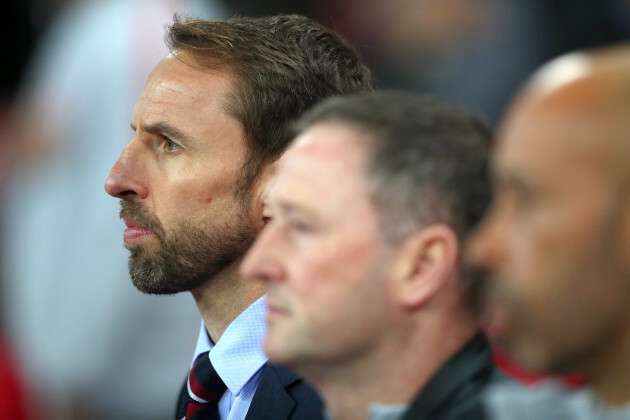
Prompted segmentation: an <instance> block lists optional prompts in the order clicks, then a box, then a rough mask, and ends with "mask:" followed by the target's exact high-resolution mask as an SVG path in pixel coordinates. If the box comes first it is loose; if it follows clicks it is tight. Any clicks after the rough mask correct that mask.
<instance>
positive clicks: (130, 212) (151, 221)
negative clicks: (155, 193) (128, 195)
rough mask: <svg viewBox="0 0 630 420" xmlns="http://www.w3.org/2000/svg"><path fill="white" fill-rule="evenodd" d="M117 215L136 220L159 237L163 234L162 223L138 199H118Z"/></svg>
mask: <svg viewBox="0 0 630 420" xmlns="http://www.w3.org/2000/svg"><path fill="white" fill-rule="evenodd" d="M119 215H120V218H121V219H132V220H134V221H136V222H137V223H139V224H140V225H142V226H143V227H145V228H147V229H149V230H150V231H152V232H153V233H155V234H156V235H158V236H159V237H160V236H163V235H164V228H163V227H162V224H161V223H160V222H159V221H158V220H157V218H156V217H155V216H153V214H151V212H150V211H149V210H148V209H146V208H145V207H144V205H143V204H142V203H140V202H139V201H135V200H120V213H119Z"/></svg>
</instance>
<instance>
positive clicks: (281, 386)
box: [245, 363, 299, 420]
mask: <svg viewBox="0 0 630 420" xmlns="http://www.w3.org/2000/svg"><path fill="white" fill-rule="evenodd" d="M298 380H299V378H298V377H297V376H296V375H294V374H293V373H291V372H290V371H288V370H286V369H283V368H280V367H278V366H274V365H271V364H269V363H267V364H266V365H265V366H264V367H263V372H262V375H261V377H260V382H259V383H258V388H257V389H256V393H255V394H254V399H253V400H252V403H251V405H250V406H249V410H248V411H247V416H246V417H245V420H288V419H289V416H290V415H291V412H292V411H293V409H294V408H295V404H296V403H295V400H294V399H293V397H292V396H291V395H290V394H289V393H288V392H287V390H286V387H287V386H289V385H291V384H292V383H294V382H296V381H298Z"/></svg>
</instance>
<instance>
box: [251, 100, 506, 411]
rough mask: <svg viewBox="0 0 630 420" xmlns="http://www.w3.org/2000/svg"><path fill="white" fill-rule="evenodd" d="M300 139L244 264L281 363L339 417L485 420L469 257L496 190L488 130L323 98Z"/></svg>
mask: <svg viewBox="0 0 630 420" xmlns="http://www.w3.org/2000/svg"><path fill="white" fill-rule="evenodd" d="M298 132H299V135H298V136H297V138H296V139H295V141H294V143H293V145H292V146H291V147H290V149H289V150H288V151H287V153H286V154H285V155H284V156H283V157H282V159H281V161H280V163H281V165H280V167H279V169H278V173H277V178H276V179H275V181H274V183H273V184H272V186H271V189H270V191H269V195H268V199H267V201H268V206H269V211H270V212H271V214H272V215H273V219H272V220H271V221H270V223H269V224H268V226H267V227H266V228H265V230H264V231H263V232H262V234H261V236H260V237H259V238H258V240H257V241H256V243H255V245H254V246H253V248H252V249H251V250H250V252H249V253H248V254H247V257H246V259H245V261H244V262H243V265H242V272H243V274H244V275H245V276H246V277H247V278H249V279H250V280H256V281H255V282H253V283H257V284H264V285H265V286H266V289H267V297H266V302H267V306H268V308H269V312H268V315H267V323H268V331H267V335H266V337H265V341H264V349H265V352H266V353H267V355H268V356H269V358H270V360H271V361H273V362H275V363H280V364H284V365H287V366H289V367H290V368H292V369H293V370H295V371H296V372H298V373H299V374H300V375H302V376H303V377H304V378H305V380H307V381H308V382H309V383H311V384H312V385H313V386H314V387H315V389H316V390H317V391H318V392H319V393H320V395H321V396H322V397H323V399H324V401H325V403H326V407H327V409H328V411H329V413H330V416H331V418H334V419H336V420H344V419H366V418H369V419H380V418H388V419H398V418H401V417H402V416H403V415H405V414H404V413H406V418H410V419H419V418H427V419H454V418H479V416H481V415H482V413H481V411H480V405H479V396H480V393H481V391H482V389H483V388H484V387H485V386H486V384H487V383H489V382H490V381H492V380H493V379H494V378H495V377H498V375H497V373H496V371H495V369H494V366H493V364H492V357H491V353H490V349H489V347H488V342H487V340H486V339H485V337H484V335H483V334H482V333H481V332H480V328H479V325H478V323H477V322H476V318H475V316H474V312H475V311H474V309H473V305H472V301H471V298H472V296H469V295H468V293H467V292H468V289H469V288H470V286H471V284H470V282H471V281H472V278H471V277H470V276H469V273H468V272H467V270H466V269H465V268H463V267H461V266H460V264H459V262H460V256H461V255H460V252H461V250H460V243H461V241H462V240H463V239H464V238H465V237H466V236H467V234H468V232H469V230H470V229H471V228H472V227H473V226H474V225H475V224H476V222H477V221H478V220H479V218H480V217H481V215H482V213H483V211H484V210H485V208H486V206H487V204H488V202H489V198H490V194H489V186H488V182H487V171H486V169H487V168H486V164H487V157H488V148H489V144H490V138H491V133H490V130H489V129H488V127H486V125H485V124H483V123H482V122H481V121H480V120H478V119H477V118H476V117H475V116H474V115H472V114H471V113H469V112H468V111H467V110H465V109H463V108H461V107H458V106H455V105H450V104H447V103H444V102H441V101H438V100H434V99H429V98H423V97H415V96H411V95H407V94H402V93H391V92H380V93H373V94H364V95H357V96H354V97H349V98H337V99H333V100H329V101H326V102H325V103H323V104H321V105H320V106H317V107H316V108H315V109H314V110H313V111H312V112H310V113H309V114H307V116H306V117H305V118H304V119H303V120H301V122H300V124H299V129H298Z"/></svg>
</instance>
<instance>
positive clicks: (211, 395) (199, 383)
mask: <svg viewBox="0 0 630 420" xmlns="http://www.w3.org/2000/svg"><path fill="white" fill-rule="evenodd" d="M209 353H210V352H205V353H201V354H200V355H199V356H198V357H197V359H196V360H195V363H194V364H193V367H192V369H191V370H190V374H189V375H188V397H189V399H190V400H189V402H188V406H187V407H186V420H219V400H220V399H221V396H222V395H223V393H224V392H225V390H226V389H227V387H226V386H225V384H224V383H223V381H222V380H221V378H220V377H219V374H218V373H217V372H216V371H215V370H214V367H212V363H211V362H210V354H209Z"/></svg>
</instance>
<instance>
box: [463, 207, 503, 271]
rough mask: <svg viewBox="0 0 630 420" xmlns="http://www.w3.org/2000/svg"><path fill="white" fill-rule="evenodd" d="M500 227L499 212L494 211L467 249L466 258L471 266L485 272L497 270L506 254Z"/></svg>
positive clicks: (469, 242) (480, 227)
mask: <svg viewBox="0 0 630 420" xmlns="http://www.w3.org/2000/svg"><path fill="white" fill-rule="evenodd" d="M499 225H500V223H499V219H498V217H497V212H496V211H493V212H491V213H490V214H489V215H488V216H487V217H486V219H484V220H483V222H482V223H481V224H480V225H479V227H478V228H477V229H476V230H475V232H474V233H473V234H472V236H471V238H470V240H469V241H468V246H467V249H466V258H467V262H468V263H469V264H470V265H472V266H473V267H475V268H478V269H483V270H485V271H492V270H493V269H496V268H497V264H498V263H499V262H500V260H501V259H503V254H504V252H505V244H504V241H503V240H502V232H501V227H500V226H499Z"/></svg>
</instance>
